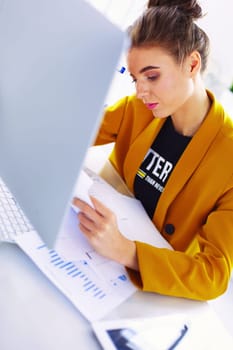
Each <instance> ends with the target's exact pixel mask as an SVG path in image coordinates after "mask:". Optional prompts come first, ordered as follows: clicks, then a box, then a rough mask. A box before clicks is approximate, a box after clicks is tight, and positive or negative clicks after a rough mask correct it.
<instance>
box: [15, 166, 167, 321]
mask: <svg viewBox="0 0 233 350" xmlns="http://www.w3.org/2000/svg"><path fill="white" fill-rule="evenodd" d="M88 194H92V195H93V196H95V197H96V198H98V199H99V200H101V201H102V202H103V203H104V204H105V205H106V206H108V207H109V208H110V209H112V210H113V211H114V212H115V213H116V216H117V220H118V225H119V229H120V231H121V232H122V234H124V235H125V236H127V237H128V238H129V239H132V240H141V241H144V242H147V243H149V244H152V245H155V246H158V247H162V248H168V249H172V248H171V246H170V245H169V243H168V242H167V241H166V240H165V239H164V238H163V237H162V236H161V234H160V233H159V232H158V231H157V230H156V228H155V227H154V225H153V224H152V222H151V220H150V218H149V217H148V216H147V214H146V212H145V210H144V208H143V207H142V205H141V203H140V202H139V201H138V200H136V199H134V198H130V197H127V196H125V195H123V194H121V193H119V192H118V191H116V190H115V189H114V188H113V187H112V186H110V185H109V184H108V183H107V182H105V181H104V180H103V179H102V178H101V177H99V176H98V175H96V174H95V173H93V172H92V171H90V170H89V171H84V170H83V171H81V173H80V176H79V178H78V181H77V186H76V187H75V189H74V196H78V197H79V198H82V199H84V200H85V201H87V202H88V203H90V204H91V201H90V198H89V195H88ZM16 243H17V244H18V245H19V246H20V247H21V249H22V250H23V251H24V252H25V253H26V254H27V255H29V256H30V257H31V259H32V260H33V261H34V262H35V264H36V265H37V266H38V267H39V268H40V269H41V271H43V273H44V274H45V275H46V276H47V277H48V278H49V279H50V280H51V281H52V282H53V283H54V284H55V285H56V286H57V287H58V288H59V289H60V290H61V291H62V292H63V293H64V294H65V295H66V296H67V297H68V298H69V299H70V301H71V302H72V303H73V304H74V305H75V306H76V307H77V308H78V309H79V311H80V312H81V313H82V314H83V315H84V316H85V317H86V318H87V319H88V320H89V321H94V320H98V319H101V318H103V317H104V316H105V315H107V314H108V313H109V312H110V311H112V310H113V309H114V308H116V307H117V306H118V305H120V304H121V303H123V302H124V301H125V300H127V299H128V298H129V297H130V296H131V295H132V294H134V293H135V292H136V291H137V288H136V287H135V286H134V285H133V284H132V282H131V281H130V278H129V276H128V273H127V271H126V269H125V267H124V266H122V265H120V264H118V263H116V262H114V261H112V260H109V259H106V258H104V257H102V256H100V255H99V254H98V253H97V252H96V251H95V250H94V249H93V248H92V247H91V246H90V244H89V243H88V241H87V240H86V238H85V236H84V235H83V234H82V233H81V232H80V230H79V228H78V219H77V214H76V211H75V210H74V208H72V205H71V206H70V210H68V212H67V215H66V217H65V220H64V223H63V225H62V228H61V231H60V233H59V234H58V237H57V241H56V244H55V247H54V249H49V248H48V247H47V246H46V244H45V243H44V242H43V241H42V239H41V238H40V237H39V235H38V234H37V233H36V232H30V233H29V234H24V235H21V236H19V237H17V242H16ZM93 310H94V311H93Z"/></svg>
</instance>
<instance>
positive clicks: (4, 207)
mask: <svg viewBox="0 0 233 350" xmlns="http://www.w3.org/2000/svg"><path fill="white" fill-rule="evenodd" d="M32 230H33V227H32V225H31V224H30V222H29V220H28V219H27V218H26V216H25V214H24V213H23V211H22V209H21V208H20V206H19V204H18V203H17V202H16V200H15V199H14V197H13V195H12V193H11V192H10V191H9V189H8V188H7V186H6V185H5V183H4V182H3V181H2V179H1V178H0V241H4V242H14V240H15V236H17V235H21V234H23V233H26V232H29V231H32Z"/></svg>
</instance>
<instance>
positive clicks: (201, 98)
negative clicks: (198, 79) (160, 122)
mask: <svg viewBox="0 0 233 350" xmlns="http://www.w3.org/2000/svg"><path fill="white" fill-rule="evenodd" d="M210 106H211V101H210V99H209V97H208V94H207V92H206V90H205V89H204V88H203V89H201V90H199V91H198V93H197V94H194V95H193V96H192V97H191V98H190V99H189V100H188V101H187V102H186V103H185V105H184V106H183V107H182V109H181V110H179V111H178V112H177V113H175V114H174V115H172V116H171V118H172V122H173V125H174V128H175V129H176V131H177V132H178V133H180V134H182V135H184V136H193V135H194V134H195V133H196V131H197V130H198V129H199V127H200V126H201V124H202V122H203V121H204V119H205V117H206V116H207V114H208V112H209V109H210Z"/></svg>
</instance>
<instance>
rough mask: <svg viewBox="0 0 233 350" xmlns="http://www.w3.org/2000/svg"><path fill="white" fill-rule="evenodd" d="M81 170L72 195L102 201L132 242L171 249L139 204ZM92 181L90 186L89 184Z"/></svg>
mask: <svg viewBox="0 0 233 350" xmlns="http://www.w3.org/2000/svg"><path fill="white" fill-rule="evenodd" d="M86 171H87V172H88V174H87V173H86V172H85V171H84V170H83V171H82V176H80V177H79V179H80V181H79V182H78V183H77V186H76V188H75V190H74V195H75V196H77V197H80V198H86V197H88V193H89V194H91V195H92V196H94V197H96V198H97V199H99V200H100V201H102V202H103V203H104V204H105V205H106V206H107V207H108V208H109V209H111V210H112V211H113V212H114V213H115V214H116V216H117V221H118V226H119V228H120V231H121V232H122V234H124V235H125V236H126V237H127V238H129V239H132V240H139V241H143V242H146V243H149V244H152V245H154V246H157V247H160V248H168V249H172V247H171V245H170V244H169V243H168V242H167V241H166V240H165V239H164V238H163V236H162V235H161V234H160V232H159V231H158V230H157V229H156V227H155V226H154V225H153V223H152V221H151V219H150V218H149V216H148V215H147V213H146V211H145V210H144V208H143V206H142V204H141V202H140V201H139V200H137V199H135V198H131V197H128V196H125V195H123V194H121V193H119V192H117V191H116V190H115V189H114V188H113V187H112V186H110V185H109V184H108V183H107V182H106V181H104V180H103V179H102V178H101V177H100V176H98V175H97V174H95V173H94V172H92V171H91V170H90V169H87V170H86ZM90 178H91V179H92V184H91V183H90ZM84 193H86V194H84Z"/></svg>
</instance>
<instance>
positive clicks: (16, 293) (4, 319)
mask: <svg viewBox="0 0 233 350" xmlns="http://www.w3.org/2000/svg"><path fill="white" fill-rule="evenodd" d="M0 267H1V268H0V349H1V350H15V349H18V348H20V349H25V350H29V349H30V350H31V349H33V350H52V349H56V350H64V349H69V350H77V349H78V350H100V349H101V347H100V345H99V344H98V342H97V340H96V339H95V337H94V335H93V333H92V329H91V327H90V324H89V323H88V321H86V319H85V318H84V317H83V316H82V315H81V314H80V313H79V311H78V310H77V309H76V308H75V307H74V306H73V305H72V304H71V303H70V302H69V300H68V299H67V298H66V297H64V296H63V294H62V293H61V292H60V291H59V290H58V289H57V288H56V287H55V286H54V285H53V284H52V283H51V282H50V281H49V280H48V279H47V278H46V277H45V276H44V275H43V274H42V273H41V272H40V270H39V269H38V268H37V267H36V266H35V265H34V264H33V262H32V261H31V260H30V259H29V258H28V257H27V256H26V255H25V254H24V253H23V252H22V251H21V250H20V249H19V248H18V247H17V246H15V245H11V244H6V243H1V244H0ZM232 295H233V288H232V285H231V286H230V289H229V291H228V292H227V293H226V294H225V295H224V296H222V297H220V298H218V299H217V300H215V301H214V302H212V303H213V306H214V308H215V309H216V310H217V312H218V314H219V316H220V319H222V320H223V322H224V324H225V326H226V327H227V329H228V330H229V331H230V332H231V334H233V325H232V322H231V315H232V312H233V298H232ZM230 299H231V301H230ZM228 301H230V304H229V303H228ZM205 308H207V304H206V303H202V302H196V301H189V300H185V299H178V298H171V297H166V296H160V295H156V294H151V293H142V292H137V293H136V294H135V295H134V296H133V297H132V298H130V299H129V300H127V301H126V302H125V303H123V304H122V305H120V306H119V307H118V308H117V309H115V310H114V311H113V312H112V313H111V314H109V315H108V317H106V318H107V319H114V318H126V317H145V316H160V315H165V314H169V313H173V312H174V313H177V312H185V313H186V314H189V313H191V314H193V313H199V312H201V311H203V309H205ZM226 311H227V312H226Z"/></svg>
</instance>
